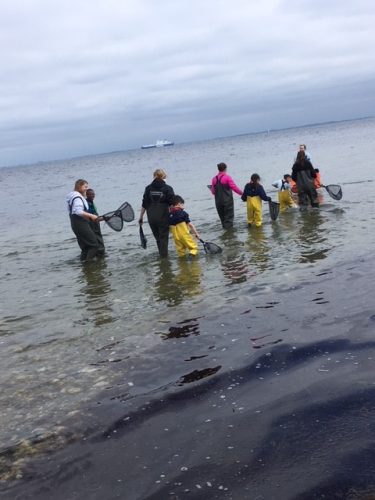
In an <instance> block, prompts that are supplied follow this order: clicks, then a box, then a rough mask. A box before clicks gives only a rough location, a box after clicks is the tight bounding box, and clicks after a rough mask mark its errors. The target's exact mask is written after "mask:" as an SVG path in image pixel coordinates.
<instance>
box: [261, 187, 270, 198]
mask: <svg viewBox="0 0 375 500" xmlns="http://www.w3.org/2000/svg"><path fill="white" fill-rule="evenodd" d="M258 192H259V196H260V197H261V199H262V200H263V201H271V197H270V196H267V195H266V192H265V190H264V187H263V186H258Z"/></svg>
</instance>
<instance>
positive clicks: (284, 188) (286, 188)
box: [272, 174, 296, 212]
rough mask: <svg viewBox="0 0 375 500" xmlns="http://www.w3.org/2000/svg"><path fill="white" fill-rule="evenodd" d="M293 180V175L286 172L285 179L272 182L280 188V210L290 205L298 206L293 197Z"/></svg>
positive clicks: (282, 210)
mask: <svg viewBox="0 0 375 500" xmlns="http://www.w3.org/2000/svg"><path fill="white" fill-rule="evenodd" d="M291 180H292V177H291V176H290V175H289V174H285V175H284V177H283V179H281V180H279V181H276V182H274V183H273V184H272V186H273V187H275V188H277V189H278V193H277V194H278V198H279V203H280V212H284V211H285V210H286V209H287V208H288V207H295V206H296V204H295V203H294V201H293V198H292V192H291V189H292V186H291V185H290V181H291Z"/></svg>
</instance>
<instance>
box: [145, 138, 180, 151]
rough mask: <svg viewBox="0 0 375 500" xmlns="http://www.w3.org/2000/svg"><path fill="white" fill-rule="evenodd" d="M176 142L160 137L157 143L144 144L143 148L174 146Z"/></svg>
mask: <svg viewBox="0 0 375 500" xmlns="http://www.w3.org/2000/svg"><path fill="white" fill-rule="evenodd" d="M173 144H174V142H171V141H167V140H165V139H158V140H157V141H156V142H155V144H144V145H143V146H141V148H142V149H150V148H163V147H164V146H173Z"/></svg>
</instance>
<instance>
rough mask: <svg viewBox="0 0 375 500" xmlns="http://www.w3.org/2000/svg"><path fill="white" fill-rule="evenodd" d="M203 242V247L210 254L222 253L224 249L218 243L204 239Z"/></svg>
mask: <svg viewBox="0 0 375 500" xmlns="http://www.w3.org/2000/svg"><path fill="white" fill-rule="evenodd" d="M200 241H201V243H203V248H204V251H205V252H206V253H210V254H215V253H221V252H222V251H223V249H222V248H221V247H219V245H216V243H211V242H210V241H203V240H200Z"/></svg>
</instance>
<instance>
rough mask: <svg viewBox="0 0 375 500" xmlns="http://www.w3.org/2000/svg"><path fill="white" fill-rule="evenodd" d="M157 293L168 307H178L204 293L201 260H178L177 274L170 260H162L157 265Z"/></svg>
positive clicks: (159, 298)
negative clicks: (186, 300)
mask: <svg viewBox="0 0 375 500" xmlns="http://www.w3.org/2000/svg"><path fill="white" fill-rule="evenodd" d="M155 267H156V282H155V292H156V294H157V296H158V300H159V301H163V302H166V303H167V305H168V306H171V307H173V306H177V305H179V304H181V303H182V302H183V301H184V300H185V299H188V298H192V297H194V296H196V295H200V294H201V293H202V285H201V275H202V269H201V265H200V262H199V258H198V257H197V258H193V259H191V260H190V259H178V261H177V272H175V271H174V270H173V268H172V265H171V263H170V261H169V260H167V259H165V260H161V261H160V262H158V263H157V264H156V266H155Z"/></svg>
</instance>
